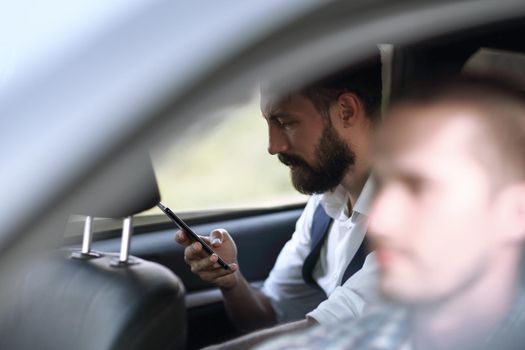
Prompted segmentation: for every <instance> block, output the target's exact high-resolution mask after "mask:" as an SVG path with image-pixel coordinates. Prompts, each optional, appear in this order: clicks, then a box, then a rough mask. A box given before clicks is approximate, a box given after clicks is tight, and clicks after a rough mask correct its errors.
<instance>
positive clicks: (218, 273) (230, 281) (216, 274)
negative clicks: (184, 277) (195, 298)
mask: <svg viewBox="0 0 525 350" xmlns="http://www.w3.org/2000/svg"><path fill="white" fill-rule="evenodd" d="M200 237H201V238H202V239H203V240H204V242H206V243H207V244H208V245H209V246H211V247H212V248H213V250H214V251H215V252H216V254H212V255H209V254H208V253H207V252H206V251H204V249H203V247H202V244H201V243H199V242H194V241H192V240H191V239H190V238H189V236H188V235H187V234H186V233H185V231H183V230H179V231H177V233H176V234H175V241H177V243H179V244H181V245H183V246H185V247H186V248H185V249H184V260H185V261H186V263H187V264H188V265H189V266H190V267H191V271H192V272H193V273H195V274H196V275H198V276H199V277H200V278H201V279H202V280H204V281H206V282H210V283H213V284H215V285H216V286H218V287H220V288H223V289H231V288H233V287H235V286H236V284H237V282H238V278H239V276H238V273H237V272H238V270H239V267H238V265H237V247H236V246H235V242H234V241H233V239H232V238H231V236H230V234H229V233H228V232H227V231H226V230H224V229H217V230H213V231H212V232H211V233H210V236H209V237H204V236H200ZM217 254H218V255H219V256H221V257H222V258H223V259H224V260H225V261H227V262H228V263H229V267H230V268H229V269H224V268H223V267H221V266H220V265H219V264H218V263H217V260H218V256H217Z"/></svg>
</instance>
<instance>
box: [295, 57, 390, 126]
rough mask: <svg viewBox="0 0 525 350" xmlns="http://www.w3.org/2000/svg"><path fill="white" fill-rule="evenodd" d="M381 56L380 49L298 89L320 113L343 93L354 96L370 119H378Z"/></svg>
mask: <svg viewBox="0 0 525 350" xmlns="http://www.w3.org/2000/svg"><path fill="white" fill-rule="evenodd" d="M381 91H382V83H381V57H380V55H379V52H378V53H377V55H374V56H373V57H372V58H370V59H368V60H367V61H365V62H364V63H362V64H360V65H357V66H355V65H354V66H352V67H351V68H347V69H344V70H341V71H338V72H336V73H334V74H332V75H330V76H328V77H325V78H323V79H321V80H318V81H316V82H314V83H312V84H309V85H308V86H306V87H303V88H302V89H301V90H300V93H301V95H303V96H304V97H306V98H308V99H309V100H310V101H312V103H313V105H314V106H315V108H316V109H317V110H318V111H319V113H321V115H323V116H326V115H328V112H329V109H330V106H331V105H332V104H333V103H334V102H335V101H336V100H337V99H338V98H339V96H341V95H342V94H343V93H345V92H352V93H354V94H356V95H357V97H358V98H359V100H360V101H361V103H362V104H363V107H364V109H365V112H366V115H367V117H368V118H369V119H370V120H371V121H372V122H373V123H375V122H377V121H378V120H379V119H380V115H379V113H378V112H379V110H380V106H381Z"/></svg>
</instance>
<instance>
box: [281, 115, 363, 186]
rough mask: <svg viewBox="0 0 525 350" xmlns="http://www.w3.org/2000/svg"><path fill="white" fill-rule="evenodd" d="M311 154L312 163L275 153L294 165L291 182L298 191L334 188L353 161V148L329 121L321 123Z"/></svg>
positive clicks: (282, 160) (286, 163)
mask: <svg viewBox="0 0 525 350" xmlns="http://www.w3.org/2000/svg"><path fill="white" fill-rule="evenodd" d="M314 154H315V158H316V160H317V164H316V165H315V166H311V165H309V164H308V163H306V161H305V160H303V159H302V158H301V157H298V156H293V155H286V154H282V153H280V154H279V155H278V157H279V160H280V161H281V162H282V163H283V164H285V165H293V166H294V168H293V169H292V171H291V177H292V183H293V185H294V187H295V188H296V189H297V191H299V192H301V193H304V194H314V193H324V192H327V191H330V190H333V189H334V188H335V187H336V186H337V185H339V184H340V183H341V181H342V180H343V178H344V176H345V175H346V172H347V171H348V170H349V168H350V167H351V166H353V165H354V163H355V154H354V152H352V150H351V149H350V147H348V145H347V144H346V143H345V142H344V141H343V140H341V138H339V136H338V135H337V134H336V133H335V130H334V129H333V127H332V126H331V125H328V126H325V127H324V129H323V134H322V135H321V140H320V141H319V144H317V146H315V153H314Z"/></svg>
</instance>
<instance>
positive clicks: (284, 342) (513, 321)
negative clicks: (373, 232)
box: [256, 293, 525, 350]
mask: <svg viewBox="0 0 525 350" xmlns="http://www.w3.org/2000/svg"><path fill="white" fill-rule="evenodd" d="M524 326H525V294H524V293H521V294H520V295H519V296H518V298H517V299H516V301H515V302H514V304H513V307H512V308H511V312H510V313H509V314H508V315H507V317H506V318H505V319H504V320H503V322H501V323H500V326H499V327H498V328H497V329H495V330H494V332H491V333H489V334H487V336H486V338H485V339H480V344H476V345H475V346H472V347H469V348H468V349H476V350H479V349H498V350H508V349H525V334H524V333H525V327H524ZM466 327H468V325H466ZM411 328H412V327H411V314H410V311H409V310H408V309H407V308H403V307H399V306H398V307H395V306H381V307H378V308H376V309H375V310H373V311H372V310H371V312H370V313H368V314H367V315H366V316H364V317H362V318H361V319H358V320H349V321H347V322H341V323H338V324H333V325H331V326H327V325H323V326H317V327H315V328H311V329H309V330H307V331H304V332H301V333H297V334H293V335H289V336H284V337H280V338H277V339H275V340H273V341H269V342H267V343H264V344H263V345H262V346H260V347H257V348H256V349H257V350H285V349H286V350H299V349H301V350H308V349H322V350H336V349H337V350H342V349H352V350H387V349H388V350H411V349H412V348H413V346H412V344H411ZM462 349H467V347H462Z"/></svg>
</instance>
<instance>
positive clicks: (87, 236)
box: [82, 216, 93, 254]
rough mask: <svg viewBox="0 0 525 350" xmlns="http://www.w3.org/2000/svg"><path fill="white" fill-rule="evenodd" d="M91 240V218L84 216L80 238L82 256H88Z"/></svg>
mask: <svg viewBox="0 0 525 350" xmlns="http://www.w3.org/2000/svg"><path fill="white" fill-rule="evenodd" d="M92 240H93V217H92V216H86V221H85V222H84V235H83V236H82V254H89V252H90V251H91V241H92Z"/></svg>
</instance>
